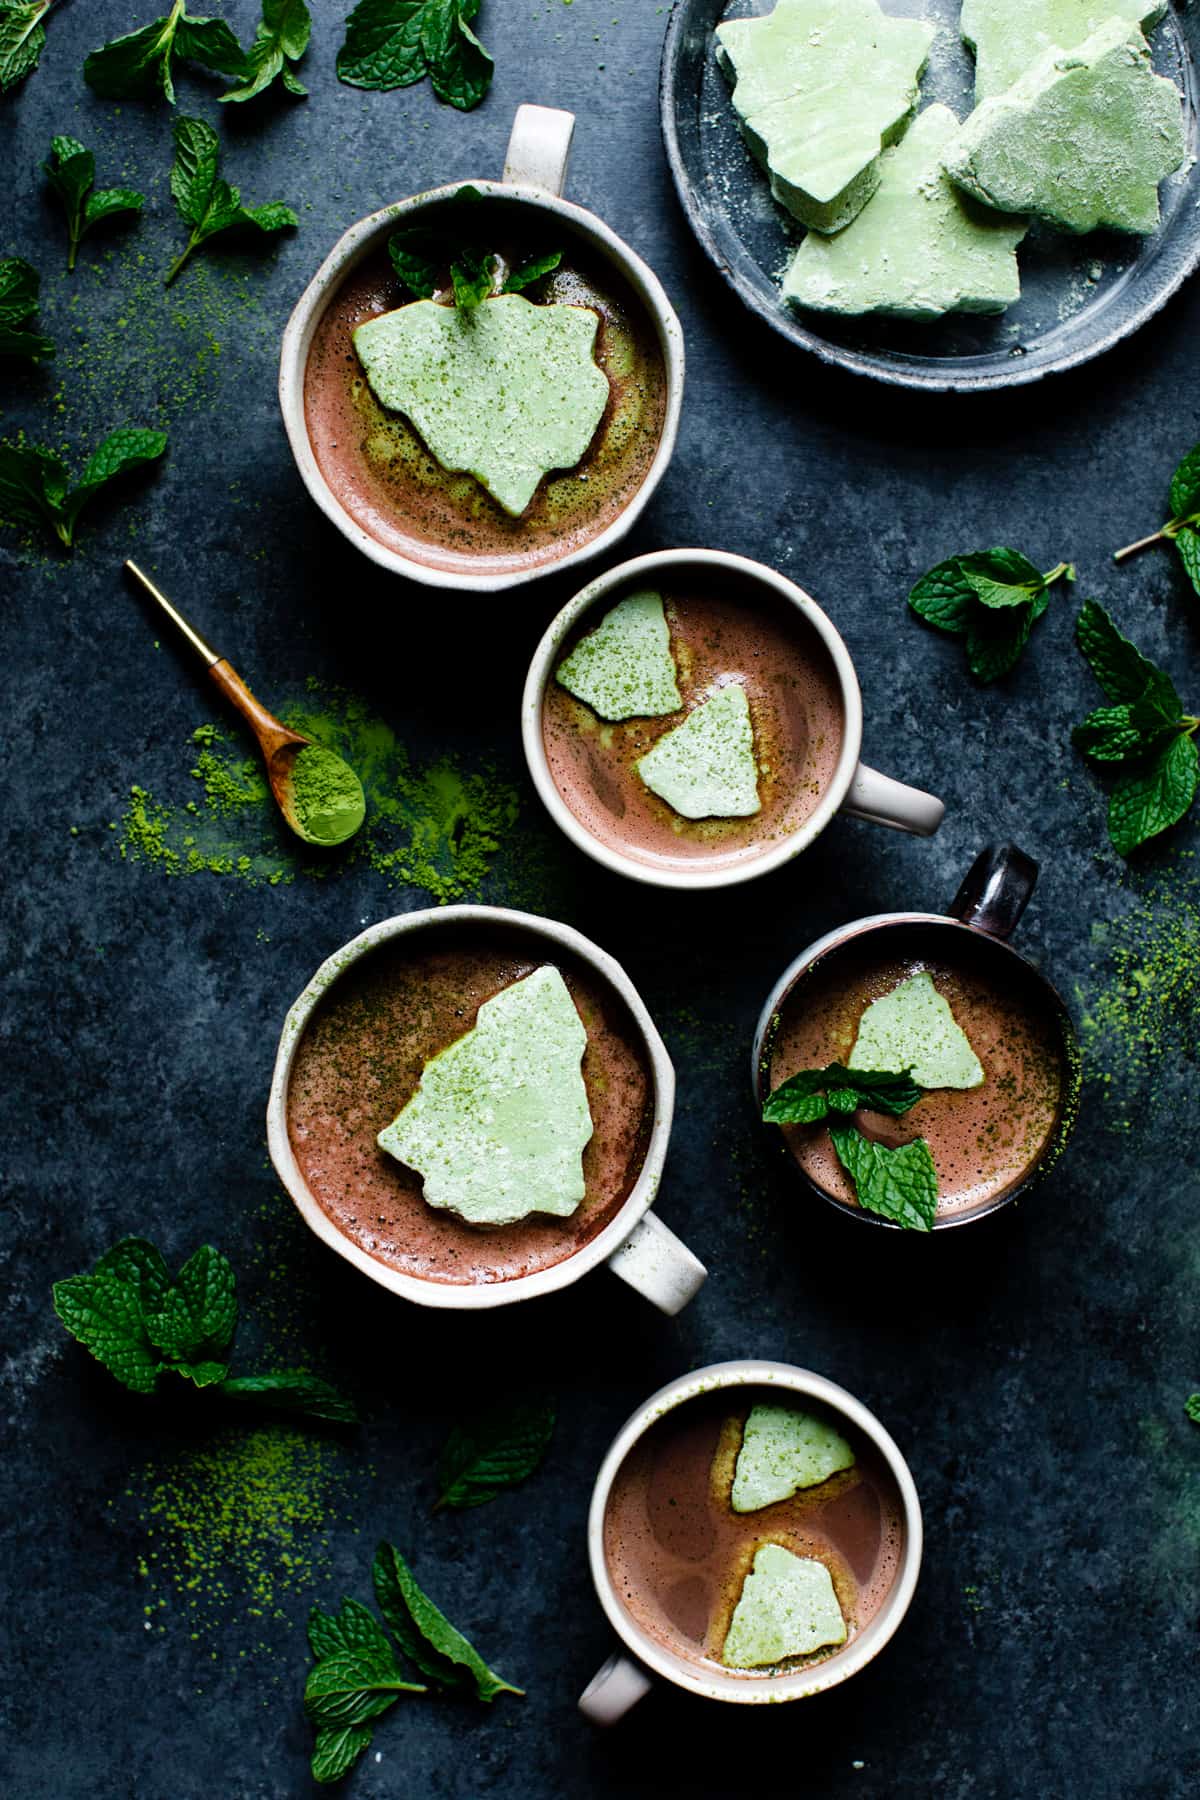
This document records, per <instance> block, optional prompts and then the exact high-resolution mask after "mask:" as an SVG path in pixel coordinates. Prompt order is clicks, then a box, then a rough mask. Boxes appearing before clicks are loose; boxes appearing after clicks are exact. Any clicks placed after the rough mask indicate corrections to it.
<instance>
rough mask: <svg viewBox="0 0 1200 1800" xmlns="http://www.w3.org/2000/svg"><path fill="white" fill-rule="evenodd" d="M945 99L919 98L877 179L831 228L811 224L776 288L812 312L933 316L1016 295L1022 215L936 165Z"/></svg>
mask: <svg viewBox="0 0 1200 1800" xmlns="http://www.w3.org/2000/svg"><path fill="white" fill-rule="evenodd" d="M958 128H959V127H958V120H957V119H956V118H955V116H954V114H953V113H952V112H951V111H950V109H949V107H947V106H927V107H926V108H925V110H924V112H923V113H920V114H919V115H918V117H917V118H916V119H915V120H914V121H913V123H912V124H911V125H910V126H909V128H908V130H907V131H906V132H905V134H904V136H903V137H902V138H901V140H900V142H899V143H898V144H897V145H896V147H895V149H893V150H888V151H885V153H884V155H883V157H882V159H881V161H880V164H879V187H878V189H877V190H876V192H875V193H874V195H873V196H872V197H871V199H870V200H868V202H867V204H866V205H865V206H864V207H863V209H862V211H861V212H860V213H859V215H858V217H857V218H856V219H854V220H852V221H851V223H850V224H849V225H847V226H846V228H845V230H844V231H839V232H838V234H837V236H836V237H819V236H817V235H815V234H814V233H812V232H810V233H809V235H808V237H806V238H805V240H804V242H803V243H802V244H801V246H800V248H799V249H798V250H797V252H796V254H795V256H794V257H793V258H792V263H791V267H790V268H789V269H788V272H787V274H786V275H785V276H784V280H783V296H784V299H785V300H791V301H793V302H794V303H795V305H797V306H806V307H810V308H812V309H813V310H814V311H817V312H833V313H887V314H889V315H891V316H892V317H894V318H901V319H936V318H939V317H941V315H942V314H944V313H949V312H971V313H992V312H1002V311H1003V310H1004V308H1005V307H1006V306H1008V305H1010V304H1011V303H1012V302H1013V301H1014V300H1016V299H1018V298H1019V296H1020V292H1021V283H1020V278H1019V276H1018V274H1017V245H1018V244H1019V243H1020V241H1021V239H1022V238H1023V237H1024V236H1025V233H1026V231H1027V230H1028V229H1029V222H1028V220H1027V219H1017V218H1009V217H1008V216H1007V215H1005V214H1002V213H996V212H992V211H991V210H990V209H989V208H987V207H983V206H980V205H978V204H977V203H976V202H975V201H973V200H971V199H968V197H967V196H966V195H965V194H963V193H961V192H960V190H959V189H958V188H956V187H955V185H954V183H953V182H952V181H951V180H950V178H949V176H948V175H947V174H946V173H945V171H944V170H943V168H942V156H943V154H944V153H945V151H946V149H947V147H948V146H949V145H950V143H951V142H952V141H953V140H954V138H955V135H956V134H957V132H958Z"/></svg>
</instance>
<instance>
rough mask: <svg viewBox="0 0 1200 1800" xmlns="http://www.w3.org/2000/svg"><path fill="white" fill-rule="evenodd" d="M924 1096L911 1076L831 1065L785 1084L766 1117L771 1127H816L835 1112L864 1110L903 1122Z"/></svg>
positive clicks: (768, 1105) (770, 1100) (772, 1097)
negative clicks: (828, 1114) (900, 1119)
mask: <svg viewBox="0 0 1200 1800" xmlns="http://www.w3.org/2000/svg"><path fill="white" fill-rule="evenodd" d="M922 1092H923V1090H922V1089H921V1088H920V1087H918V1085H917V1083H916V1082H915V1081H914V1080H913V1079H912V1076H911V1075H907V1074H905V1075H899V1074H890V1073H886V1072H877V1071H875V1070H867V1069H847V1068H845V1067H844V1066H843V1065H842V1064H841V1063H829V1064H827V1066H826V1067H825V1068H823V1069H801V1070H800V1071H799V1073H798V1074H795V1075H790V1076H789V1077H788V1079H787V1080H786V1081H784V1082H781V1083H780V1085H779V1086H778V1087H777V1088H776V1089H775V1091H774V1093H773V1094H771V1095H770V1097H769V1098H768V1100H767V1102H766V1104H765V1105H764V1107H763V1115H762V1116H763V1118H764V1119H765V1120H766V1121H767V1123H768V1124H769V1125H815V1124H816V1123H817V1121H818V1120H819V1119H823V1118H825V1116H826V1114H827V1113H828V1112H829V1111H830V1110H831V1109H832V1110H833V1111H834V1112H840V1113H852V1112H857V1111H858V1110H859V1108H860V1107H862V1108H864V1109H866V1110H867V1111H870V1112H881V1113H889V1114H890V1115H891V1116H892V1117H893V1118H899V1117H900V1115H901V1114H902V1113H906V1112H908V1110H909V1108H910V1107H913V1106H915V1105H916V1104H917V1101H918V1100H919V1099H920V1098H921V1095H922Z"/></svg>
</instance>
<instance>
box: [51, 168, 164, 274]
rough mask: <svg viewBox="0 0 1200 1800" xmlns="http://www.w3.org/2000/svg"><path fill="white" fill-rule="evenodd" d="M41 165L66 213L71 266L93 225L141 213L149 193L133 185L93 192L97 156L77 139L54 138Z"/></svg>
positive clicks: (68, 254) (69, 263) (100, 189)
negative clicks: (46, 157)
mask: <svg viewBox="0 0 1200 1800" xmlns="http://www.w3.org/2000/svg"><path fill="white" fill-rule="evenodd" d="M42 167H43V169H44V170H45V172H46V177H47V179H48V181H49V183H50V186H51V187H52V188H53V189H54V191H55V193H56V194H57V195H58V197H59V199H60V200H61V201H62V203H63V210H64V212H65V213H66V215H67V268H68V269H73V268H74V267H75V257H76V255H77V253H78V250H79V243H80V239H81V238H83V237H85V236H86V235H87V233H88V232H89V231H90V230H91V229H92V227H93V225H99V224H100V222H101V221H102V220H103V219H111V218H115V217H118V216H119V215H120V214H121V213H131V212H132V213H140V212H141V210H142V208H143V206H145V204H146V196H145V195H144V194H139V193H138V192H137V191H136V189H134V188H99V189H96V191H95V192H93V191H92V190H93V189H94V188H95V183H96V159H95V157H94V156H93V155H92V152H91V151H90V150H86V149H85V148H84V146H83V145H82V144H81V143H80V142H79V140H78V138H73V137H56V138H51V140H50V160H49V162H45V163H43V164H42Z"/></svg>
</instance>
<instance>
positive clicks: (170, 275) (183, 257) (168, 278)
mask: <svg viewBox="0 0 1200 1800" xmlns="http://www.w3.org/2000/svg"><path fill="white" fill-rule="evenodd" d="M195 248H196V239H195V238H194V237H190V238H189V239H188V241H187V243H186V244H185V245H184V247H183V249H182V250H181V251H180V253H179V255H178V256H177V257H176V258H175V261H174V262H173V263H172V264H171V266H170V268H169V269H168V270H167V272H166V274H165V275H164V276H163V286H164V287H170V285H171V283H172V282H173V281H174V279H175V277H176V276H177V275H178V273H179V271H180V269H182V267H183V265H184V263H185V262H186V261H187V259H188V257H189V256H190V255H191V254H192V251H193V250H194V249H195Z"/></svg>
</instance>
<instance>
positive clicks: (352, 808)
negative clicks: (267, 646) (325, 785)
mask: <svg viewBox="0 0 1200 1800" xmlns="http://www.w3.org/2000/svg"><path fill="white" fill-rule="evenodd" d="M125 567H126V568H127V569H128V571H129V573H130V574H131V575H132V576H133V578H134V580H135V581H137V582H139V583H140V584H141V586H142V587H143V588H144V589H145V590H146V592H147V593H148V594H149V595H150V596H151V598H152V599H154V600H156V601H157V602H158V604H159V606H161V607H162V609H163V611H164V612H165V613H166V615H167V617H168V618H169V619H170V620H171V621H172V623H173V624H174V625H175V626H176V627H177V628H178V629H179V630H180V631H181V632H182V633H183V635H184V637H185V638H186V639H187V641H188V643H189V644H190V645H191V646H192V649H193V650H195V651H196V653H197V654H198V655H199V656H200V657H201V658H202V659H203V661H204V664H205V666H206V667H207V669H208V672H209V674H210V676H211V677H212V679H213V680H214V681H215V682H216V684H217V686H218V687H219V688H220V690H221V692H222V693H223V694H224V696H225V698H226V699H227V700H229V701H230V702H231V703H232V704H233V705H234V706H235V707H236V708H237V710H238V711H239V712H240V713H241V715H242V717H243V719H245V721H246V723H247V724H248V725H249V727H250V729H251V731H252V732H253V733H254V735H255V737H256V738H257V740H258V747H259V749H260V750H261V751H262V756H263V762H264V763H265V764H266V768H267V780H268V782H269V783H270V787H271V792H272V794H273V795H274V796H275V800H276V803H277V805H278V807H279V810H280V812H281V813H282V814H283V816H284V818H285V819H286V820H287V822H288V824H289V825H290V826H291V828H292V830H293V831H294V832H295V834H296V836H297V837H298V838H301V839H303V841H304V842H305V843H306V844H316V845H319V846H320V847H321V848H322V849H326V850H328V849H331V848H332V847H333V846H334V845H336V844H344V843H345V842H346V840H347V838H351V837H353V836H354V833H355V832H356V831H357V830H358V828H359V826H360V825H361V824H362V822H363V819H364V818H365V816H366V801H365V799H364V798H363V791H362V784H361V782H360V781H359V779H358V777H357V775H356V774H355V773H354V770H353V769H352V768H351V767H350V765H349V763H347V762H343V761H342V758H341V757H339V756H335V755H334V753H333V751H332V750H327V749H326V748H325V747H324V745H318V746H317V748H318V750H319V751H320V755H321V758H322V760H323V761H324V760H326V759H327V767H328V765H331V764H335V763H336V764H340V770H338V771H334V770H332V769H330V770H329V772H330V773H331V774H332V773H337V774H338V775H339V778H340V792H339V795H338V803H337V805H336V807H335V808H334V809H333V810H331V811H324V812H323V811H321V810H314V809H305V811H306V816H305V815H302V813H301V811H300V809H299V808H298V806H297V801H296V788H295V772H296V759H297V758H298V757H299V755H300V752H301V751H302V750H305V749H307V748H308V747H309V746H310V745H312V742H313V740H312V739H311V738H307V737H304V736H302V735H301V733H300V732H298V731H292V730H290V729H289V727H288V726H286V725H284V724H282V723H281V722H280V720H278V719H277V718H276V717H275V715H274V713H269V712H268V711H267V709H266V707H265V706H264V705H263V704H262V702H261V701H259V700H256V699H255V697H254V695H253V694H252V693H251V692H250V689H249V688H248V687H247V686H246V684H245V682H244V681H243V680H242V678H241V676H240V675H239V674H238V672H237V670H236V669H233V668H231V667H230V665H229V664H228V663H227V662H226V660H225V658H224V657H223V656H218V655H217V653H216V651H215V650H214V649H213V648H212V647H211V645H209V644H206V643H205V641H204V639H203V638H202V637H201V636H200V633H199V632H198V631H194V630H193V629H192V627H191V626H190V625H189V624H188V622H187V620H186V619H185V618H184V617H183V614H182V613H180V612H178V611H177V610H176V609H175V607H174V606H172V604H171V602H170V601H169V600H168V599H167V596H166V595H165V594H164V593H163V592H162V591H161V590H160V589H159V588H157V587H156V586H155V585H154V583H153V582H152V581H151V579H150V577H149V576H148V575H147V574H145V572H144V571H143V570H141V569H139V568H138V566H137V564H136V563H135V562H127V563H126V564H125ZM342 771H344V774H343V773H342Z"/></svg>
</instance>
